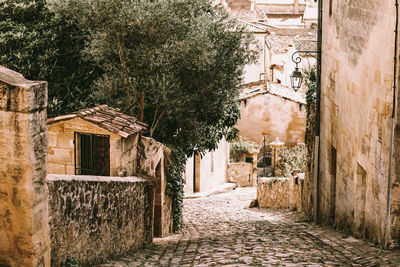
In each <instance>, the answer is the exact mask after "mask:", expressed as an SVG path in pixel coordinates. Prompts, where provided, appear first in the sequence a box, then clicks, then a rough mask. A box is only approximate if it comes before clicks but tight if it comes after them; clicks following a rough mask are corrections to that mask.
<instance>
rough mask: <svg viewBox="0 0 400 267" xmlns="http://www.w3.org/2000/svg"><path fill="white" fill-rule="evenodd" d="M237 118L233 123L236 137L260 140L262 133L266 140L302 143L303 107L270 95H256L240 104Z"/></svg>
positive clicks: (303, 127) (303, 132)
mask: <svg viewBox="0 0 400 267" xmlns="http://www.w3.org/2000/svg"><path fill="white" fill-rule="evenodd" d="M240 114H241V118H240V119H239V120H238V122H237V127H238V128H239V130H240V133H239V134H240V136H241V137H243V138H246V139H249V140H251V141H253V142H256V143H260V142H261V140H262V137H263V135H265V136H267V137H268V138H269V139H270V140H275V138H276V137H279V139H280V141H282V142H284V143H286V144H288V145H295V144H297V143H298V142H304V137H305V125H306V114H305V107H304V105H302V107H301V110H300V105H299V104H298V103H296V102H293V101H290V100H285V99H283V98H281V97H279V96H274V95H270V94H263V95H257V96H255V97H252V98H249V99H247V101H246V104H245V103H244V101H242V102H241V104H240Z"/></svg>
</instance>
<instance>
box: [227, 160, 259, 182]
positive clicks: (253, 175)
mask: <svg viewBox="0 0 400 267" xmlns="http://www.w3.org/2000/svg"><path fill="white" fill-rule="evenodd" d="M254 167H255V166H254V164H253V163H249V162H238V163H230V164H229V165H228V181H229V182H231V183H235V184H236V185H237V186H253V185H255V182H256V180H257V172H256V171H253V169H254Z"/></svg>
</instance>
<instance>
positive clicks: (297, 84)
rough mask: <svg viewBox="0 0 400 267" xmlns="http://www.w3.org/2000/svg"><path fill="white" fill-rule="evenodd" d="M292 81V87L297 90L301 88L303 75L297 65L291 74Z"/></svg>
mask: <svg viewBox="0 0 400 267" xmlns="http://www.w3.org/2000/svg"><path fill="white" fill-rule="evenodd" d="M290 82H291V84H292V88H293V89H294V90H295V91H296V92H297V90H299V89H300V88H301V85H302V83H303V75H302V74H301V72H300V71H299V69H298V68H297V67H296V69H295V70H294V71H293V73H292V75H290Z"/></svg>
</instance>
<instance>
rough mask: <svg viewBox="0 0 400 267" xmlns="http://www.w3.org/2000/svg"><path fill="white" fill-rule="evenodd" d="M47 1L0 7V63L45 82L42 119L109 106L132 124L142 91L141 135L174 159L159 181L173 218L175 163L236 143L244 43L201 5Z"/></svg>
mask: <svg viewBox="0 0 400 267" xmlns="http://www.w3.org/2000/svg"><path fill="white" fill-rule="evenodd" d="M52 2H53V4H52V5H51V6H50V7H49V6H47V5H46V1H45V0H34V1H32V0H7V1H0V17H1V18H2V20H1V22H0V64H2V65H5V66H7V67H9V68H11V69H14V70H16V71H18V72H21V73H22V74H23V75H24V76H25V77H27V78H28V79H34V80H39V79H40V80H46V81H48V82H49V108H48V109H49V114H51V115H59V114H65V113H69V112H72V111H75V110H78V109H80V108H84V107H88V106H93V105H96V104H109V105H110V106H113V107H116V108H120V109H121V110H122V111H123V112H128V113H130V115H133V116H136V117H139V114H140V110H139V107H138V105H137V104H136V105H135V103H137V102H138V101H139V100H140V97H141V95H142V93H144V96H145V98H144V122H146V123H147V124H148V125H150V129H149V132H148V133H147V134H148V135H150V136H151V137H154V138H155V139H157V140H158V141H160V142H162V143H164V144H165V145H167V146H169V147H171V148H173V150H175V151H177V152H176V156H174V157H176V158H175V159H173V160H172V162H173V163H174V164H176V165H177V167H176V168H175V167H173V168H171V174H170V179H169V180H168V183H169V187H170V190H169V192H170V194H172V195H173V196H174V203H175V204H176V205H174V209H176V211H177V212H178V213H179V212H180V210H181V206H179V205H181V204H180V203H181V202H182V201H181V198H182V188H181V187H182V186H183V185H182V183H183V182H182V172H181V173H180V174H179V171H181V170H183V169H182V166H183V164H184V163H183V162H184V161H185V160H186V158H185V157H183V155H186V156H188V155H191V154H193V153H194V152H200V153H204V152H205V151H207V150H211V149H215V148H216V146H217V144H218V142H219V141H220V140H221V139H222V138H223V137H227V139H230V138H234V137H235V136H237V131H235V130H231V128H232V127H233V126H234V125H235V123H236V121H237V119H238V118H239V116H240V113H239V104H238V96H239V87H240V84H241V77H242V74H243V67H244V66H245V65H246V64H248V63H251V62H253V61H254V60H256V58H257V52H258V51H256V50H252V49H250V45H251V44H253V43H254V38H253V37H252V36H250V35H249V34H247V33H246V30H245V28H244V26H241V24H239V23H238V22H237V21H236V20H234V19H232V18H230V17H229V15H228V14H227V13H226V11H225V10H223V9H219V8H214V7H213V6H212V4H211V2H210V1H209V0H198V1H191V0H155V1H154V0H113V1H110V0H87V1H82V0H66V1H52ZM174 216H175V215H174ZM177 216H181V215H179V214H178V215H177ZM179 220H181V219H179V218H178V219H176V221H179Z"/></svg>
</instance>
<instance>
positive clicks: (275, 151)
mask: <svg viewBox="0 0 400 267" xmlns="http://www.w3.org/2000/svg"><path fill="white" fill-rule="evenodd" d="M284 145H285V143H283V142H281V141H279V137H277V138H276V139H275V141H274V142H272V143H270V146H271V147H272V167H273V168H274V169H275V168H276V165H277V164H278V163H279V160H280V157H279V151H280V150H281V148H282V147H283V146H284Z"/></svg>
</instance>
